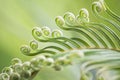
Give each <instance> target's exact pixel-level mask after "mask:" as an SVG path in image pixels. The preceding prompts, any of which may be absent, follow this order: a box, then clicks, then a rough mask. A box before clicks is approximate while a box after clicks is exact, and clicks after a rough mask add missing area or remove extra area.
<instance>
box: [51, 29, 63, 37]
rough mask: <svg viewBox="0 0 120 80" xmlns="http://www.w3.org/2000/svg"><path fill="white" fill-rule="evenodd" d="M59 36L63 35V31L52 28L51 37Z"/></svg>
mask: <svg viewBox="0 0 120 80" xmlns="http://www.w3.org/2000/svg"><path fill="white" fill-rule="evenodd" d="M61 36H63V33H62V32H61V31H60V30H54V31H53V32H52V37H53V38H57V37H61Z"/></svg>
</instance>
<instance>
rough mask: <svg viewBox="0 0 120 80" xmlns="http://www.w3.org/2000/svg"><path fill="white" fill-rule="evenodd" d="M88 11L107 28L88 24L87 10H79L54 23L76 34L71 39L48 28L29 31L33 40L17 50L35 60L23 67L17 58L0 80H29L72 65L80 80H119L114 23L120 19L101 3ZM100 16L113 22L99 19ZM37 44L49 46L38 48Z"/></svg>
mask: <svg viewBox="0 0 120 80" xmlns="http://www.w3.org/2000/svg"><path fill="white" fill-rule="evenodd" d="M92 11H93V13H94V14H95V16H96V17H97V18H98V19H100V20H102V21H105V22H107V23H109V24H110V25H107V24H104V23H98V22H91V21H90V19H89V12H88V10H87V9H85V8H82V9H81V10H80V12H79V13H78V15H77V16H75V15H74V14H73V13H71V12H67V13H65V14H64V16H63V17H62V16H58V17H56V19H55V22H56V24H57V26H58V27H60V28H61V29H63V30H66V31H68V32H69V31H70V32H71V33H73V34H74V33H76V34H78V35H76V36H74V37H68V36H65V35H64V34H63V33H62V32H61V31H60V30H56V29H55V30H51V29H50V28H49V27H42V28H40V27H35V28H34V29H33V30H32V35H33V37H34V39H35V40H32V41H31V42H30V46H28V45H23V46H21V48H20V50H21V52H22V53H23V54H25V55H27V56H35V57H34V58H33V59H31V60H30V61H27V62H24V63H22V61H21V60H20V59H18V58H15V59H13V60H12V64H11V66H9V67H5V68H4V69H3V71H2V73H1V74H0V80H26V79H27V80H32V79H33V78H34V77H35V76H36V75H37V73H38V72H39V71H40V69H42V68H44V67H49V68H53V69H55V70H56V71H59V70H62V68H63V67H64V66H67V65H73V64H74V63H75V64H80V73H81V75H80V80H119V79H120V77H119V75H120V67H119V66H120V25H119V24H117V22H116V21H118V22H120V17H119V16H118V15H116V14H115V13H114V12H112V11H111V10H110V9H109V7H108V6H107V5H106V3H105V2H104V1H103V0H99V1H96V2H94V3H93V4H92ZM102 12H106V13H107V14H108V15H110V16H111V17H113V18H115V19H116V21H114V20H111V19H108V18H105V17H104V16H102V15H100V13H102ZM38 42H40V43H41V44H42V43H43V44H44V43H49V45H47V46H45V47H43V48H41V47H40V46H39V44H38ZM53 44H54V45H53ZM105 74H107V75H105ZM109 77H110V78H109Z"/></svg>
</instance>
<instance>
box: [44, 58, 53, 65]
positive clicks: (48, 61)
mask: <svg viewBox="0 0 120 80" xmlns="http://www.w3.org/2000/svg"><path fill="white" fill-rule="evenodd" d="M53 63H54V60H53V58H47V59H46V60H45V62H44V64H45V65H47V66H51V65H52V64H53Z"/></svg>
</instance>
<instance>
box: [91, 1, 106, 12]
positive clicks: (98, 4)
mask: <svg viewBox="0 0 120 80" xmlns="http://www.w3.org/2000/svg"><path fill="white" fill-rule="evenodd" d="M92 9H93V10H96V11H97V12H102V11H105V10H106V8H105V5H104V2H103V0H100V1H97V2H93V4H92Z"/></svg>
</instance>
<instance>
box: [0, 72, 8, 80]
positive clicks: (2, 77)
mask: <svg viewBox="0 0 120 80" xmlns="http://www.w3.org/2000/svg"><path fill="white" fill-rule="evenodd" d="M9 79H10V76H9V75H8V74H7V73H1V74H0V80H9Z"/></svg>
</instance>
